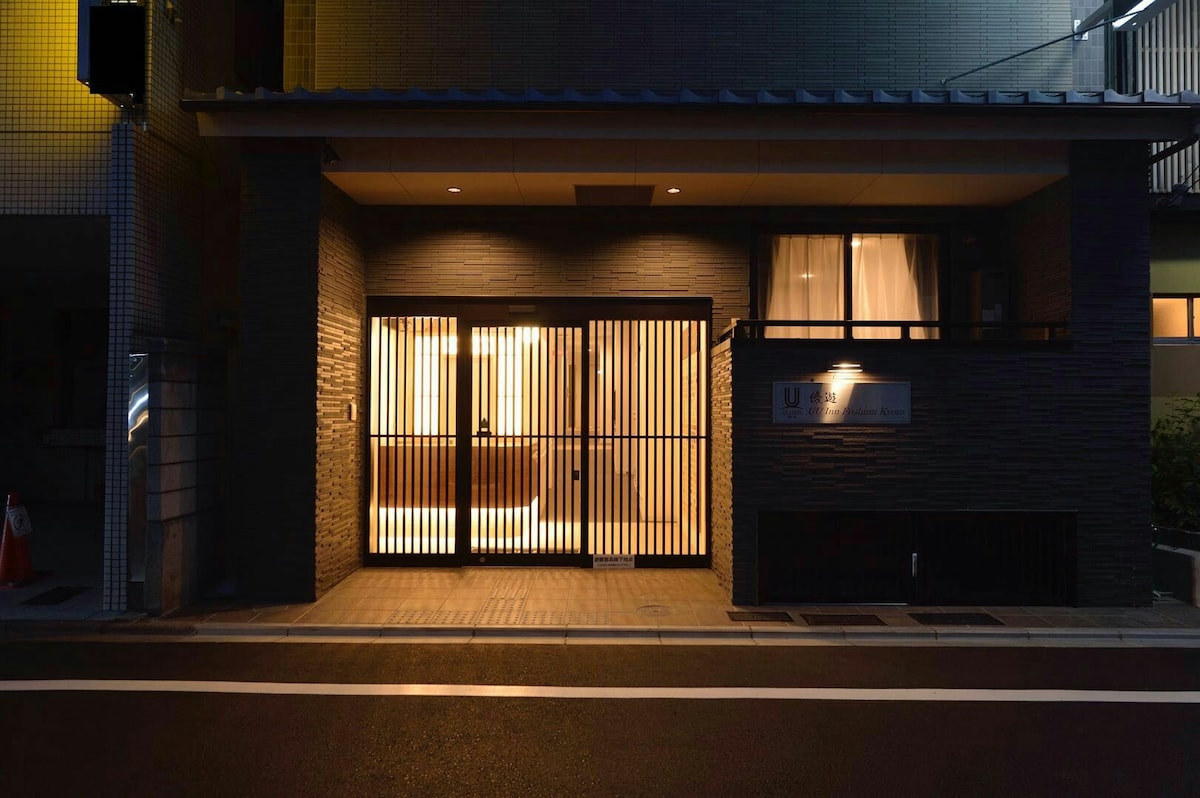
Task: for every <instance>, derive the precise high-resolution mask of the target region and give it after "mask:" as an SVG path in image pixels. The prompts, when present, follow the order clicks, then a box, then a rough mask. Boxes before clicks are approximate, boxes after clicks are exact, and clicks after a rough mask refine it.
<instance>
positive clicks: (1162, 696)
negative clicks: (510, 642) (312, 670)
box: [0, 679, 1200, 704]
mask: <svg viewBox="0 0 1200 798" xmlns="http://www.w3.org/2000/svg"><path fill="white" fill-rule="evenodd" d="M46 692H89V693H223V694H230V695H319V696H433V697H442V698H573V699H575V698H592V699H597V698H599V699H678V700H687V701H712V700H743V701H744V700H762V701H958V702H960V701H975V702H984V703H1012V702H1018V703H1020V702H1044V703H1068V704H1070V703H1099V704H1200V691H1196V690H1166V691H1158V690H989V689H950V688H941V687H917V688H865V687H861V688H860V687H556V686H551V685H519V684H336V683H324V684H322V683H315V684H314V683H304V682H219V681H183V680H156V679H29V680H11V681H0V693H46Z"/></svg>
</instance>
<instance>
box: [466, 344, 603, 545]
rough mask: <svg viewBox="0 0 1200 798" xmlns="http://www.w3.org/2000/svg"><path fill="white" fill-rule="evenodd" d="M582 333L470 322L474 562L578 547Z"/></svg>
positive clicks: (580, 504)
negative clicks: (497, 556)
mask: <svg viewBox="0 0 1200 798" xmlns="http://www.w3.org/2000/svg"><path fill="white" fill-rule="evenodd" d="M582 335H583V331H582V329H581V328H579V327H574V326H565V327H551V326H544V327H543V326H477V327H473V328H472V331H471V349H472V360H471V409H470V413H471V415H470V424H471V427H470V429H471V438H470V453H471V458H470V460H471V464H470V472H471V490H470V508H471V527H470V551H471V554H472V556H473V559H474V560H475V561H478V562H486V561H487V557H489V556H493V557H494V555H551V554H553V555H578V554H579V553H580V552H581V543H582V517H581V509H582V500H581V496H580V480H579V469H580V465H579V463H580V460H581V457H582V452H581V450H582V442H581V438H580V421H581V412H580V411H581V407H580V395H579V382H580V370H581V368H582V359H581V351H580V350H581V341H582Z"/></svg>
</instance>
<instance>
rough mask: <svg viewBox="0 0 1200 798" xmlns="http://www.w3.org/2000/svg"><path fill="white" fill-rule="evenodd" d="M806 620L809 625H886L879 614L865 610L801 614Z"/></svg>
mask: <svg viewBox="0 0 1200 798" xmlns="http://www.w3.org/2000/svg"><path fill="white" fill-rule="evenodd" d="M800 617H801V618H803V619H804V622H805V623H807V624H808V625H809V626H886V625H887V624H885V623H884V622H883V619H882V618H880V617H879V616H878V615H870V614H868V613H865V612H854V613H842V614H834V613H825V612H819V613H812V614H805V615H801V616H800Z"/></svg>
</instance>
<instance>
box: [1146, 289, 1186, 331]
mask: <svg viewBox="0 0 1200 798" xmlns="http://www.w3.org/2000/svg"><path fill="white" fill-rule="evenodd" d="M1153 302H1154V305H1153V311H1154V313H1153V315H1154V337H1155V338H1186V337H1187V334H1188V307H1187V306H1188V301H1187V297H1157V296H1156V297H1154V300H1153Z"/></svg>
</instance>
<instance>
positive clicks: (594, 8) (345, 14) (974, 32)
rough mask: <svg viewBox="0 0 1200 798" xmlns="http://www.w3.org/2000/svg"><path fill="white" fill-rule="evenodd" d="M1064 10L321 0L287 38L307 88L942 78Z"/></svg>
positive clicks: (1050, 58) (1059, 78)
mask: <svg viewBox="0 0 1200 798" xmlns="http://www.w3.org/2000/svg"><path fill="white" fill-rule="evenodd" d="M302 6H303V4H293V3H289V4H288V6H287V7H286V10H287V11H288V12H291V13H295V14H299V13H307V12H308V9H306V8H303V7H302ZM1071 11H1072V3H1071V2H1070V0H1050V1H1049V2H1048V1H1047V0H1010V2H1005V3H989V2H982V0H978V1H977V2H969V3H956V4H954V6H953V7H952V9H951V7H948V6H947V5H946V4H944V3H940V2H936V0H906V1H904V2H901V1H900V0H868V1H867V2H861V3H829V2H826V1H825V0H798V1H795V2H781V1H780V0H742V1H741V2H737V3H730V2H726V0H665V1H663V2H654V3H645V2H638V1H637V0H617V1H616V2H585V3H561V2H558V1H557V0H526V1H525V2H523V3H505V2H501V1H500V0H481V1H480V2H475V3H470V4H447V3H440V4H439V3H432V2H429V1H428V0H337V1H336V2H334V0H318V2H317V3H316V31H315V37H314V38H298V39H297V40H296V41H294V42H290V43H289V47H290V48H292V50H293V51H301V50H306V49H307V48H310V47H312V46H313V44H314V43H315V49H316V67H315V73H314V83H315V85H309V86H306V88H315V89H319V90H327V89H332V88H335V87H338V86H341V87H343V88H348V89H370V88H373V87H383V88H388V89H405V88H409V87H412V86H419V87H423V88H463V89H480V88H485V87H493V86H494V87H499V88H502V89H508V90H523V89H526V88H529V87H534V88H539V89H545V90H553V89H563V88H575V89H580V90H587V89H597V88H616V89H642V88H654V89H676V90H678V89H681V88H689V89H699V90H702V89H714V88H729V89H750V90H753V89H762V88H769V89H795V88H797V87H803V88H807V89H832V88H842V89H864V88H884V89H915V88H925V89H938V88H942V87H941V84H940V81H941V79H942V78H946V77H949V76H952V75H955V74H957V73H960V72H963V71H966V70H969V69H974V68H976V67H980V66H983V65H985V64H987V63H988V62H991V61H995V60H998V59H1001V58H1004V57H1006V56H1009V55H1012V54H1014V53H1017V52H1019V51H1021V50H1024V49H1026V48H1029V47H1032V46H1034V45H1038V44H1044V43H1046V42H1048V41H1050V40H1052V39H1055V38H1057V37H1059V36H1062V35H1064V34H1065V33H1069V32H1070V30H1071V20H1072V16H1071ZM1092 38H1096V34H1093V35H1092ZM1089 44H1091V43H1089ZM1093 50H1094V48H1093V47H1090V46H1089V47H1088V48H1086V49H1084V50H1082V51H1081V52H1079V53H1076V48H1075V47H1074V46H1073V43H1072V42H1071V41H1070V40H1068V41H1065V42H1061V43H1058V44H1055V45H1051V46H1049V47H1046V48H1045V49H1042V50H1038V51H1035V52H1033V53H1030V54H1028V55H1026V56H1023V57H1021V58H1017V59H1013V60H1011V61H1008V62H1006V63H1004V64H999V65H997V66H995V67H992V68H989V69H986V70H983V71H982V72H980V73H978V74H975V75H972V76H969V77H966V78H962V79H960V80H958V81H956V82H955V83H954V84H953V86H954V87H955V88H960V89H978V88H1002V89H1033V88H1039V89H1047V90H1066V89H1070V88H1073V87H1074V86H1073V72H1074V67H1073V64H1074V61H1075V60H1076V58H1085V59H1086V62H1087V64H1089V65H1090V64H1092V63H1094V61H1095V53H1094V52H1093ZM293 57H294V58H298V56H293ZM287 58H288V56H286V55H285V60H286V59H287ZM1086 73H1087V70H1081V77H1082V76H1083V75H1084V74H1086ZM1088 79H1090V77H1089V78H1088ZM1088 87H1089V88H1093V89H1094V88H1102V87H1097V86H1095V85H1089V86H1088Z"/></svg>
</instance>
